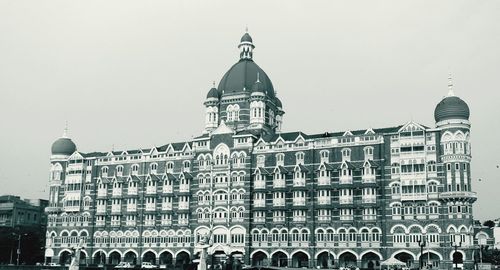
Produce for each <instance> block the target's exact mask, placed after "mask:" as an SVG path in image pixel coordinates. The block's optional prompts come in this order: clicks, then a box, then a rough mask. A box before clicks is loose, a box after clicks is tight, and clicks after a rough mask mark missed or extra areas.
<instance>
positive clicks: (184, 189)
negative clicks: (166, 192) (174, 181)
mask: <svg viewBox="0 0 500 270" xmlns="http://www.w3.org/2000/svg"><path fill="white" fill-rule="evenodd" d="M179 192H189V185H180V186H179Z"/></svg>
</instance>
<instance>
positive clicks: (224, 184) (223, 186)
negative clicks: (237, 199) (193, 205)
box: [214, 182, 229, 188]
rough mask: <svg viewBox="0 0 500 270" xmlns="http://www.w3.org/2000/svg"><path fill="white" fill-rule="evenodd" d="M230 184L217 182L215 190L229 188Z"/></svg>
mask: <svg viewBox="0 0 500 270" xmlns="http://www.w3.org/2000/svg"><path fill="white" fill-rule="evenodd" d="M228 186H229V184H228V183H227V182H216V183H215V184H214V187H215V188H227V187H228Z"/></svg>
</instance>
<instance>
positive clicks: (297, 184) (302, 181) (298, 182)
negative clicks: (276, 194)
mask: <svg viewBox="0 0 500 270" xmlns="http://www.w3.org/2000/svg"><path fill="white" fill-rule="evenodd" d="M293 186H294V187H305V186H306V179H302V178H296V179H293Z"/></svg>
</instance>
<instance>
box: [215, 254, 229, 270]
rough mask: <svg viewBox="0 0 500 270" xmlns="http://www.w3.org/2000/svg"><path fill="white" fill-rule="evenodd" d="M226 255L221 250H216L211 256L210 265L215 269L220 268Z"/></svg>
mask: <svg viewBox="0 0 500 270" xmlns="http://www.w3.org/2000/svg"><path fill="white" fill-rule="evenodd" d="M226 258H227V256H226V253H224V251H222V250H217V251H215V252H214V253H213V255H212V264H213V265H214V266H215V268H216V269H217V268H219V267H220V268H222V265H223V264H224V263H225V262H226Z"/></svg>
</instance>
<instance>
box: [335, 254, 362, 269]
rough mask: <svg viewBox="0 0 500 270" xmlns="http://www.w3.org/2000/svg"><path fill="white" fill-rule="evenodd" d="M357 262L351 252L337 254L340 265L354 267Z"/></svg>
mask: <svg viewBox="0 0 500 270" xmlns="http://www.w3.org/2000/svg"><path fill="white" fill-rule="evenodd" d="M357 263H358V259H357V257H356V255H354V254H353V253H352V252H349V251H347V252H344V253H342V254H341V255H339V266H340V267H350V268H356V265H357Z"/></svg>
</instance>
